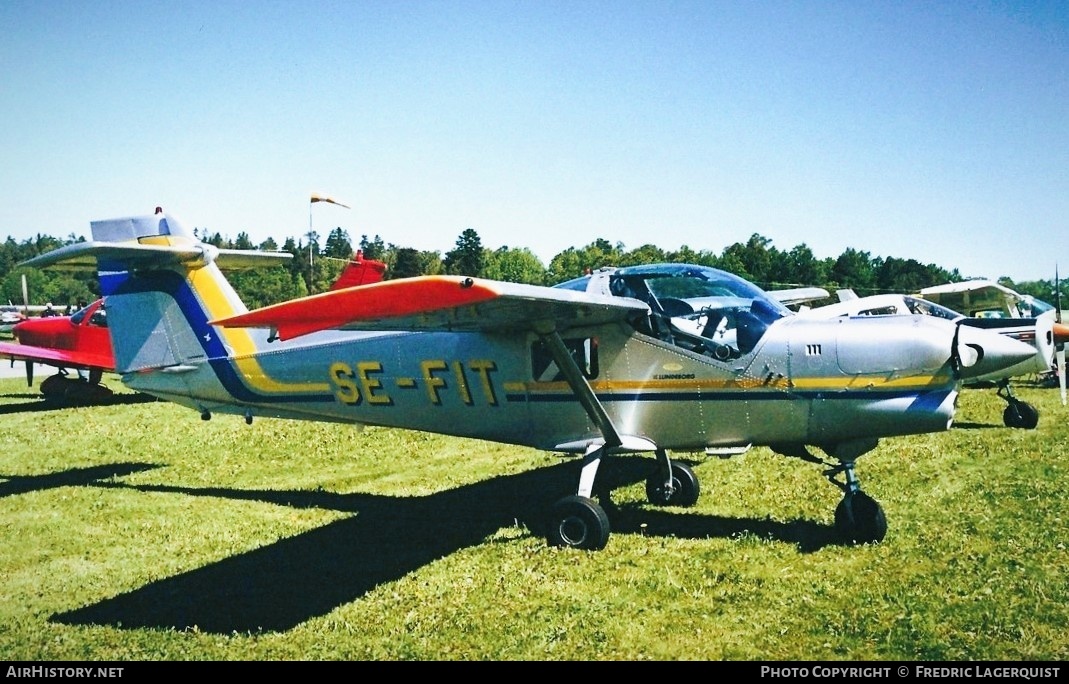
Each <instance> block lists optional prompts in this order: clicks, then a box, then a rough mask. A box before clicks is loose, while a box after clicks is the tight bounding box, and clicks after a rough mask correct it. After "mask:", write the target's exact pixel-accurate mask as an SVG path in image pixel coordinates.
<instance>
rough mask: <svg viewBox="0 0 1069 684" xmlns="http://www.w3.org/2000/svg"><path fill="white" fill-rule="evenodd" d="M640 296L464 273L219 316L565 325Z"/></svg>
mask: <svg viewBox="0 0 1069 684" xmlns="http://www.w3.org/2000/svg"><path fill="white" fill-rule="evenodd" d="M648 311H649V307H648V306H647V305H646V304H644V303H642V302H640V301H638V300H635V299H628V298H624V297H607V296H602V295H592V294H587V293H584V292H576V291H573V290H562V289H556V288H549V287H540V286H537V285H522V284H518V283H505V282H500V281H495V280H482V279H473V278H467V277H464V276H420V277H415V278H401V279H398V280H388V281H383V282H379V283H372V284H370V285H363V286H359V287H351V288H346V289H342V290H333V291H330V292H324V293H321V294H316V295H311V296H308V297H303V298H301V299H295V300H293V301H289V302H283V303H281V304H275V305H272V306H268V307H264V308H262V309H257V310H255V311H250V312H248V313H245V314H241V315H239V316H233V317H231V318H226V319H220V320H215V321H212V325H220V326H223V327H229V328H270V329H272V330H274V331H275V334H276V336H277V337H278V338H279V339H283V340H286V339H292V338H294V337H299V336H301V335H307V334H309V333H313V332H317V331H320V330H452V331H476V330H480V331H490V330H538V331H541V332H547V331H549V330H563V329H567V328H572V327H575V326H578V325H595V324H599V323H605V322H609V321H614V320H624V319H625V318H626V317H627V316H628V314H631V313H633V312H648Z"/></svg>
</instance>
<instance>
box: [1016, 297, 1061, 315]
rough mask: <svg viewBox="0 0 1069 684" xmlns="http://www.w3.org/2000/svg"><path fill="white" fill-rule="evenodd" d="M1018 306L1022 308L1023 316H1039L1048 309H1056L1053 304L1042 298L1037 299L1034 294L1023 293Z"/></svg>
mask: <svg viewBox="0 0 1069 684" xmlns="http://www.w3.org/2000/svg"><path fill="white" fill-rule="evenodd" d="M1017 308H1018V309H1019V310H1020V312H1021V317H1022V318H1039V317H1040V316H1042V315H1043V314H1045V313H1047V312H1048V311H1054V306H1053V305H1051V304H1047V303H1046V302H1044V301H1043V300H1041V299H1036V298H1035V297H1033V296H1032V295H1022V296H1021V301H1020V302H1019V303H1018V304H1017Z"/></svg>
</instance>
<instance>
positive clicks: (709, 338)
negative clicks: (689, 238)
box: [556, 264, 793, 360]
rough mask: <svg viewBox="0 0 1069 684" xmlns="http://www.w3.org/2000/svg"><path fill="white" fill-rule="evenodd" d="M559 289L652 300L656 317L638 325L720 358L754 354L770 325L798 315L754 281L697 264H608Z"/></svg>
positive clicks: (648, 332)
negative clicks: (615, 265)
mask: <svg viewBox="0 0 1069 684" xmlns="http://www.w3.org/2000/svg"><path fill="white" fill-rule="evenodd" d="M556 287H559V288H563V289H568V290H578V291H580V292H591V293H595V294H603V295H604V294H609V295H614V296H617V297H631V298H634V299H638V300H640V301H643V302H646V303H647V304H648V305H649V307H650V315H649V317H648V318H644V319H642V320H637V321H635V322H634V324H635V327H636V329H638V330H639V331H640V332H643V333H646V334H648V335H651V336H653V337H658V338H660V339H662V340H665V341H667V342H670V343H672V344H675V345H678V346H680V347H683V348H686V349H689V350H690V351H693V352H697V353H699V354H706V355H709V356H713V357H715V358H717V359H720V360H728V359H732V358H737V357H739V356H742V355H745V354H748V353H749V352H751V351H752V350H753V349H754V347H756V346H757V343H758V342H759V341H760V339H761V337H762V336H763V335H764V334H765V331H766V330H768V326H770V325H771V324H772V323H773V322H774V321H776V320H779V319H780V318H783V317H785V316H791V315H793V314H792V312H791V311H790V309H788V308H787V307H785V306H784V305H783V304H781V303H780V302H779V301H777V300H775V299H773V298H772V297H770V296H769V295H768V294H767V293H766V292H765V291H764V290H762V289H761V288H759V287H757V286H756V285H754V284H753V283H750V282H749V281H747V280H744V279H742V278H740V277H738V276H736V275H733V274H731V273H728V272H726V271H721V270H719V269H716V268H710V267H708V266H697V265H693V264H653V265H648V266H628V267H625V268H603V269H599V270H598V271H595V272H594V273H591V274H590V275H585V276H582V277H580V278H575V279H574V280H569V281H567V282H564V283H561V284H560V285H557V286H556Z"/></svg>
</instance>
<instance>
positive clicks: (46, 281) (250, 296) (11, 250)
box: [0, 227, 1066, 309]
mask: <svg viewBox="0 0 1069 684" xmlns="http://www.w3.org/2000/svg"><path fill="white" fill-rule="evenodd" d="M195 232H196V234H197V237H198V238H199V239H201V240H202V241H204V242H206V243H209V244H212V245H215V246H216V247H220V248H225V249H261V250H267V251H279V250H281V251H283V252H289V253H291V254H293V259H292V260H290V261H288V262H287V263H286V264H285V266H284V267H282V268H263V269H251V270H245V271H239V272H235V273H232V274H229V278H230V281H231V283H232V284H233V285H234V289H235V290H237V292H238V294H240V295H241V297H242V299H243V301H244V302H245V303H246V305H247V306H248V307H249V308H250V309H253V308H258V307H261V306H266V305H268V304H274V303H276V302H281V301H285V300H288V299H293V298H295V297H301V296H304V295H308V294H310V293H317V292H325V291H326V290H328V289H329V288H330V285H331V283H333V282H334V280H335V279H336V278H337V277H338V275H339V274H340V273H341V271H342V269H343V268H344V266H345V264H346V263H347V262H348V261H349V260H350V259H351V258H352V257H353V255H354V253H355V252H356V251H357V250H359V251H360V252H362V253H363V256H364V257H365V258H367V259H375V260H377V261H382V262H384V263H386V265H387V269H386V276H385V277H386V278H387V279H394V278H408V277H413V276H419V275H442V274H444V275H466V276H473V277H480V278H490V279H494V280H503V281H508V282H515V283H527V284H532V285H555V284H557V283H560V282H564V281H566V280H570V279H572V278H575V277H577V276H579V275H582V274H583V273H585V272H586V271H587V270H590V269H596V268H599V267H602V266H633V265H638V264H647V263H661V262H674V263H693V264H699V265H703V266H712V267H714V268H719V269H722V270H725V271H729V272H731V273H734V274H736V275H739V276H741V277H743V278H746V279H747V280H749V281H751V282H753V283H755V284H757V285H758V286H760V287H762V288H764V289H766V290H774V289H782V288H789V287H799V286H817V287H823V288H824V289H826V290H828V291H829V292H830V293H832V295H833V297H834V293H835V291H836V290H838V289H843V288H850V289H852V290H854V291H855V292H856V293H857V294H858V295H859V296H866V295H870V294H878V293H884V292H901V293H910V292H916V291H917V290H919V289H921V288H923V287H929V286H932V285H941V284H943V283H949V282H958V281H961V280H964V278H963V277H962V276H961V274H960V273H959V272H958V270H957V269H950V270H948V269H947V268H945V267H943V266H939V265H936V264H922V263H920V262H918V261H916V260H914V259H899V258H896V257H880V256H873V255H872V254H871V253H869V252H866V251H862V250H858V249H855V248H853V247H848V248H847V249H845V250H844V251H843V252H842V254H840V255H839V256H838V257H835V258H830V257H829V258H824V259H818V258H817V257H816V256H815V255H814V254H813V251H812V250H811V249H810V248H809V247H808V246H807V245H805V244H804V243H803V244H800V245H797V246H796V247H793V248H792V249H790V250H787V251H783V250H780V249H778V248H776V247H775V246H773V244H772V240H770V239H769V238H766V237H764V236H762V235H760V234H757V233H754V234H753V235H751V236H750V238H749V239H748V240H747V241H746V242H736V243H734V244H732V245H729V246H728V247H726V248H725V249H724V250H723V251H722V252H721V253H720V254H715V253H713V252H712V251H709V250H694V249H692V248H690V247H688V246H686V245H683V246H681V247H679V248H678V249H675V250H666V249H663V248H661V247H658V246H656V245H653V244H646V245H642V246H640V247H636V248H633V249H627V248H626V247H625V246H624V244H623V243H620V242H616V243H613V242H610V241H609V240H606V239H603V238H599V239H596V240H594V241H593V242H591V243H590V244H588V245H586V246H584V247H569V248H567V249H565V250H564V251H562V252H560V253H559V254H557V255H556V256H554V257H553V259H551V260H550V262H549V264H543V263H542V261H541V260H540V259H539V258H538V257H537V256H535V254H534V253H533V252H532V251H531V250H530V249H527V248H525V247H507V246H506V247H499V248H497V249H491V248H487V247H484V246H483V244H482V240H481V239H480V238H479V234H478V232H476V231H475V230H474V229H472V228H468V229H466V230H464V231H463V232H461V234H460V235H459V236H458V237H457V240H456V244H455V246H454V248H453V249H451V250H449V251H448V252H446V253H445V254H441V253H439V252H437V251H423V250H418V249H415V248H412V247H402V246H399V245H396V244H393V243H386V242H385V241H384V240H383V239H382V238H381V237H380V236H379V235H375V236H374V237H371V238H369V237H368V236H367V235H361V237H360V240H359V241H358V242H357V243H356V244H355V245H354V244H353V242H352V240H351V238H350V236H349V234H348V232H347V231H345V230H343V229H342V228H340V227H339V228H334V229H333V230H331V231H330V233H329V234H328V235H327V237H326V240H325V241H324V242H323V243H322V244H320V236H319V235H318V234H317V233H315V232H309V233H307V234H305V235H302V236H300V238H294V237H288V238H286V240H285V242H284V243H283V244H282V246H281V247H279V246H278V243H276V242H275V240H274V239H272V238H268V239H267V240H265V241H264V242H261V243H260V244H254V243H253V242H252V240H251V239H250V238H249V235H248V233H245V232H241V233H238V235H237V237H236V238H235V239H233V240H231V239H229V238H227V237H224V236H223V235H221V234H220V233H218V232H215V233H210V232H209V231H207V230H201V229H196V230H195ZM84 240H85V238H82V237H78V236H76V235H74V234H73V233H72V234H70V235H69V236H68V237H67V238H65V239H61V238H56V237H53V236H49V235H41V234H38V235H37V236H36V237H34V238H29V239H26V240H23V241H22V242H18V241H16V240H15V239H14V238H12V237H8V238H7V240H6V241H5V242H4V243H3V244H2V245H0V301H2V302H3V303H11V304H23V293H22V277H23V276H25V277H26V283H27V290H28V295H29V298H30V303H32V304H42V303H45V302H51V303H53V304H54V305H55V306H56V307H57V308H62V307H65V306H68V305H75V304H76V303H78V302H86V301H92V300H93V299H95V298H96V297H97V296H99V293H100V288H99V283H98V282H97V278H96V273H95V272H93V271H85V272H84V273H83V272H70V271H53V270H40V269H31V268H26V267H20V266H18V264H19V263H21V262H23V261H25V260H27V259H30V258H33V257H35V256H38V255H39V254H43V253H45V252H48V251H51V250H53V249H56V248H58V247H63V246H66V245H69V244H73V243H76V242H84ZM998 282H999V283H1001V284H1003V285H1005V286H1007V287H1010V288H1012V289H1014V290H1017V291H1018V292H1021V293H1022V294H1030V295H1032V296H1034V297H1036V298H1038V299H1042V300H1044V301H1047V302H1050V303H1052V304H1053V303H1056V299H1057V297H1056V295H1055V283H1054V280H1053V279H1051V280H1037V281H1028V282H1020V283H1015V282H1013V281H1012V280H1010V279H1008V278H1000V279H999V280H998ZM1058 285H1059V287H1060V288H1061V289H1062V293H1063V294H1064V293H1065V292H1066V289H1065V287H1064V285H1062V284H1061V283H1059V284H1058Z"/></svg>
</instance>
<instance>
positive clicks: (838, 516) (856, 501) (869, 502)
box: [835, 491, 887, 544]
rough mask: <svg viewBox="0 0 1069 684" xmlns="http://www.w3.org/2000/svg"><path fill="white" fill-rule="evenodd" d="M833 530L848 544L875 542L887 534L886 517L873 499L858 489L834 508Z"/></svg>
mask: <svg viewBox="0 0 1069 684" xmlns="http://www.w3.org/2000/svg"><path fill="white" fill-rule="evenodd" d="M835 530H836V532H838V533H839V536H840V537H841V538H842V540H843V541H845V542H846V543H848V544H875V543H878V542H881V541H883V538H884V536H886V535H887V518H886V516H884V513H883V507H882V506H880V504H879V503H877V502H876V500H875V499H873V498H872V497H871V496H869V495H868V494H866V493H865V492H861V491H858V492H854V493H853V494H847V495H846V496H844V497H843V500H842V501H840V502H839V505H838V506H837V507H836V508H835Z"/></svg>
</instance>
